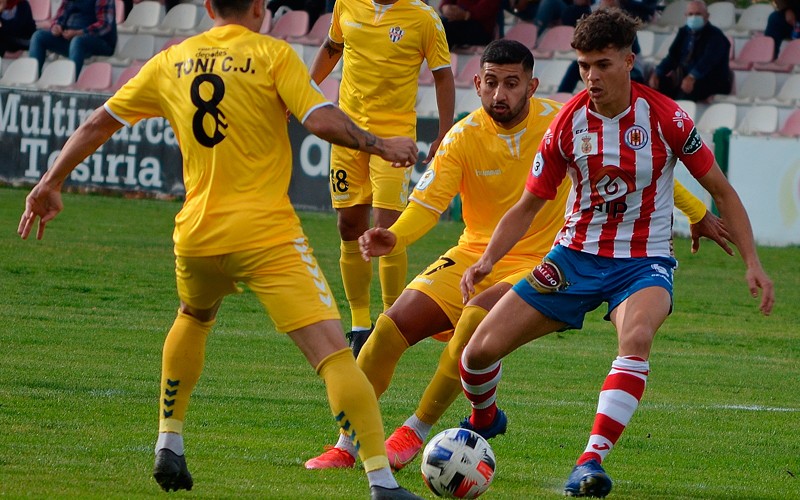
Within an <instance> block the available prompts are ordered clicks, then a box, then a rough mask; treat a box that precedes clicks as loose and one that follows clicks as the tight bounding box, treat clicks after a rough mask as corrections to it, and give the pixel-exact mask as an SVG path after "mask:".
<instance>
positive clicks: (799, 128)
mask: <svg viewBox="0 0 800 500" xmlns="http://www.w3.org/2000/svg"><path fill="white" fill-rule="evenodd" d="M778 135H782V136H784V137H800V109H795V110H794V111H793V112H792V114H791V115H789V117H788V118H787V119H786V121H785V122H784V124H783V126H782V127H781V128H780V130H778Z"/></svg>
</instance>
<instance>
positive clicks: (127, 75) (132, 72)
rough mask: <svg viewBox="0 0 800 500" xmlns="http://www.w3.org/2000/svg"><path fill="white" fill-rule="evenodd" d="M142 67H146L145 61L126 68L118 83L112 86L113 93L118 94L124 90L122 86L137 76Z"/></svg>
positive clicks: (135, 62)
mask: <svg viewBox="0 0 800 500" xmlns="http://www.w3.org/2000/svg"><path fill="white" fill-rule="evenodd" d="M142 66H144V62H143V61H133V62H131V64H130V66H128V67H127V68H125V69H124V70H123V71H122V73H120V75H119V77H117V81H116V82H114V85H112V86H111V92H116V91H117V90H119V89H120V88H122V86H123V85H125V84H126V83H127V82H128V80H130V79H131V78H133V77H134V76H136V73H138V72H139V70H140V69H142Z"/></svg>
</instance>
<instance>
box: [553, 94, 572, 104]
mask: <svg viewBox="0 0 800 500" xmlns="http://www.w3.org/2000/svg"><path fill="white" fill-rule="evenodd" d="M572 96H573V94H570V93H569V92H555V93H553V94H550V96H548V99H552V100H554V101H558V102H567V101H569V100H570V99H572Z"/></svg>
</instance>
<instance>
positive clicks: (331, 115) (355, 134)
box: [303, 106, 419, 167]
mask: <svg viewBox="0 0 800 500" xmlns="http://www.w3.org/2000/svg"><path fill="white" fill-rule="evenodd" d="M303 126H305V127H306V128H307V129H308V130H309V132H311V133H312V134H314V135H316V136H319V137H321V138H322V139H325V140H326V141H328V142H331V143H333V144H336V145H339V146H344V147H347V148H351V149H357V150H359V151H364V152H366V153H370V154H376V155H378V156H380V157H381V158H383V159H384V160H386V161H389V162H392V165H393V166H395V167H408V166H410V165H414V164H415V163H416V162H417V155H418V154H419V149H417V143H416V142H415V141H414V139H411V138H410V137H389V138H385V139H384V138H380V137H378V136H376V135H374V134H370V133H369V132H367V131H366V130H364V129H362V128H361V127H359V126H358V125H356V124H355V123H353V120H351V119H350V118H349V117H348V116H347V115H345V114H344V112H343V111H342V110H340V109H339V108H337V107H336V106H323V107H321V108H317V109H315V110H314V111H312V112H311V113H310V114H309V115H308V117H307V118H306V120H305V121H304V122H303Z"/></svg>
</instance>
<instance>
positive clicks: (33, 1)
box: [28, 0, 54, 28]
mask: <svg viewBox="0 0 800 500" xmlns="http://www.w3.org/2000/svg"><path fill="white" fill-rule="evenodd" d="M28 3H30V5H31V14H33V20H34V21H36V27H37V28H49V27H50V21H51V20H52V18H51V16H52V14H54V13H51V12H50V0H30V1H29V2H28Z"/></svg>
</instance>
